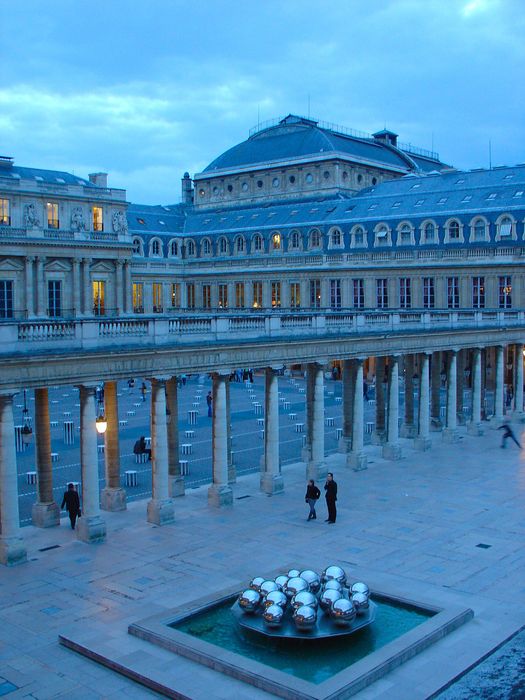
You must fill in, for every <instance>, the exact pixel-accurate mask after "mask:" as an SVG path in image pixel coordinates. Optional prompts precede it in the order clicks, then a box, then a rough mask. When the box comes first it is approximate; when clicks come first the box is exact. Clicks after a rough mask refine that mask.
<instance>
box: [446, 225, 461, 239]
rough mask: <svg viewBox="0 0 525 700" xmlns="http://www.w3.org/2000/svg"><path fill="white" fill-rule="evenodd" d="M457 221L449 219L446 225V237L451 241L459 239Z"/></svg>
mask: <svg viewBox="0 0 525 700" xmlns="http://www.w3.org/2000/svg"><path fill="white" fill-rule="evenodd" d="M459 232H460V228H459V223H458V222H457V221H451V222H450V224H449V225H448V237H449V240H451V241H459Z"/></svg>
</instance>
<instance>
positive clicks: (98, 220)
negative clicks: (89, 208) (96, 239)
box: [93, 207, 104, 231]
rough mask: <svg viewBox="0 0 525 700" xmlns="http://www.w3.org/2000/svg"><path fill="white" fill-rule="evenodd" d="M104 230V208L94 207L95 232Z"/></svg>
mask: <svg viewBox="0 0 525 700" xmlns="http://www.w3.org/2000/svg"><path fill="white" fill-rule="evenodd" d="M103 230H104V219H103V211H102V207H93V231H103Z"/></svg>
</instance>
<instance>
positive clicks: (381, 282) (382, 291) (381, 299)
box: [376, 279, 388, 309]
mask: <svg viewBox="0 0 525 700" xmlns="http://www.w3.org/2000/svg"><path fill="white" fill-rule="evenodd" d="M376 298H377V304H376V306H377V308H378V309H388V280H387V279H378V280H376Z"/></svg>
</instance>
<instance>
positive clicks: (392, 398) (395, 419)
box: [383, 355, 401, 460]
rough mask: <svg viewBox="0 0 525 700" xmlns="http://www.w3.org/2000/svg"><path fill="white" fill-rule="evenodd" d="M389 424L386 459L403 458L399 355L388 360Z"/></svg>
mask: <svg viewBox="0 0 525 700" xmlns="http://www.w3.org/2000/svg"><path fill="white" fill-rule="evenodd" d="M388 366H389V370H390V371H389V373H388V425H387V435H386V443H385V444H384V445H383V457H384V458H385V459H394V460H397V459H401V446H400V445H399V357H397V356H396V355H391V356H390V358H389V362H388Z"/></svg>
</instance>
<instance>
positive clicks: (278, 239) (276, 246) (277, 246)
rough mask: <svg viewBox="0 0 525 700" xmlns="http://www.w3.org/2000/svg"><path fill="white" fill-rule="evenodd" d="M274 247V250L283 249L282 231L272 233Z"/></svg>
mask: <svg viewBox="0 0 525 700" xmlns="http://www.w3.org/2000/svg"><path fill="white" fill-rule="evenodd" d="M272 248H273V249H274V250H280V249H281V234H280V233H274V234H273V235H272Z"/></svg>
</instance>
